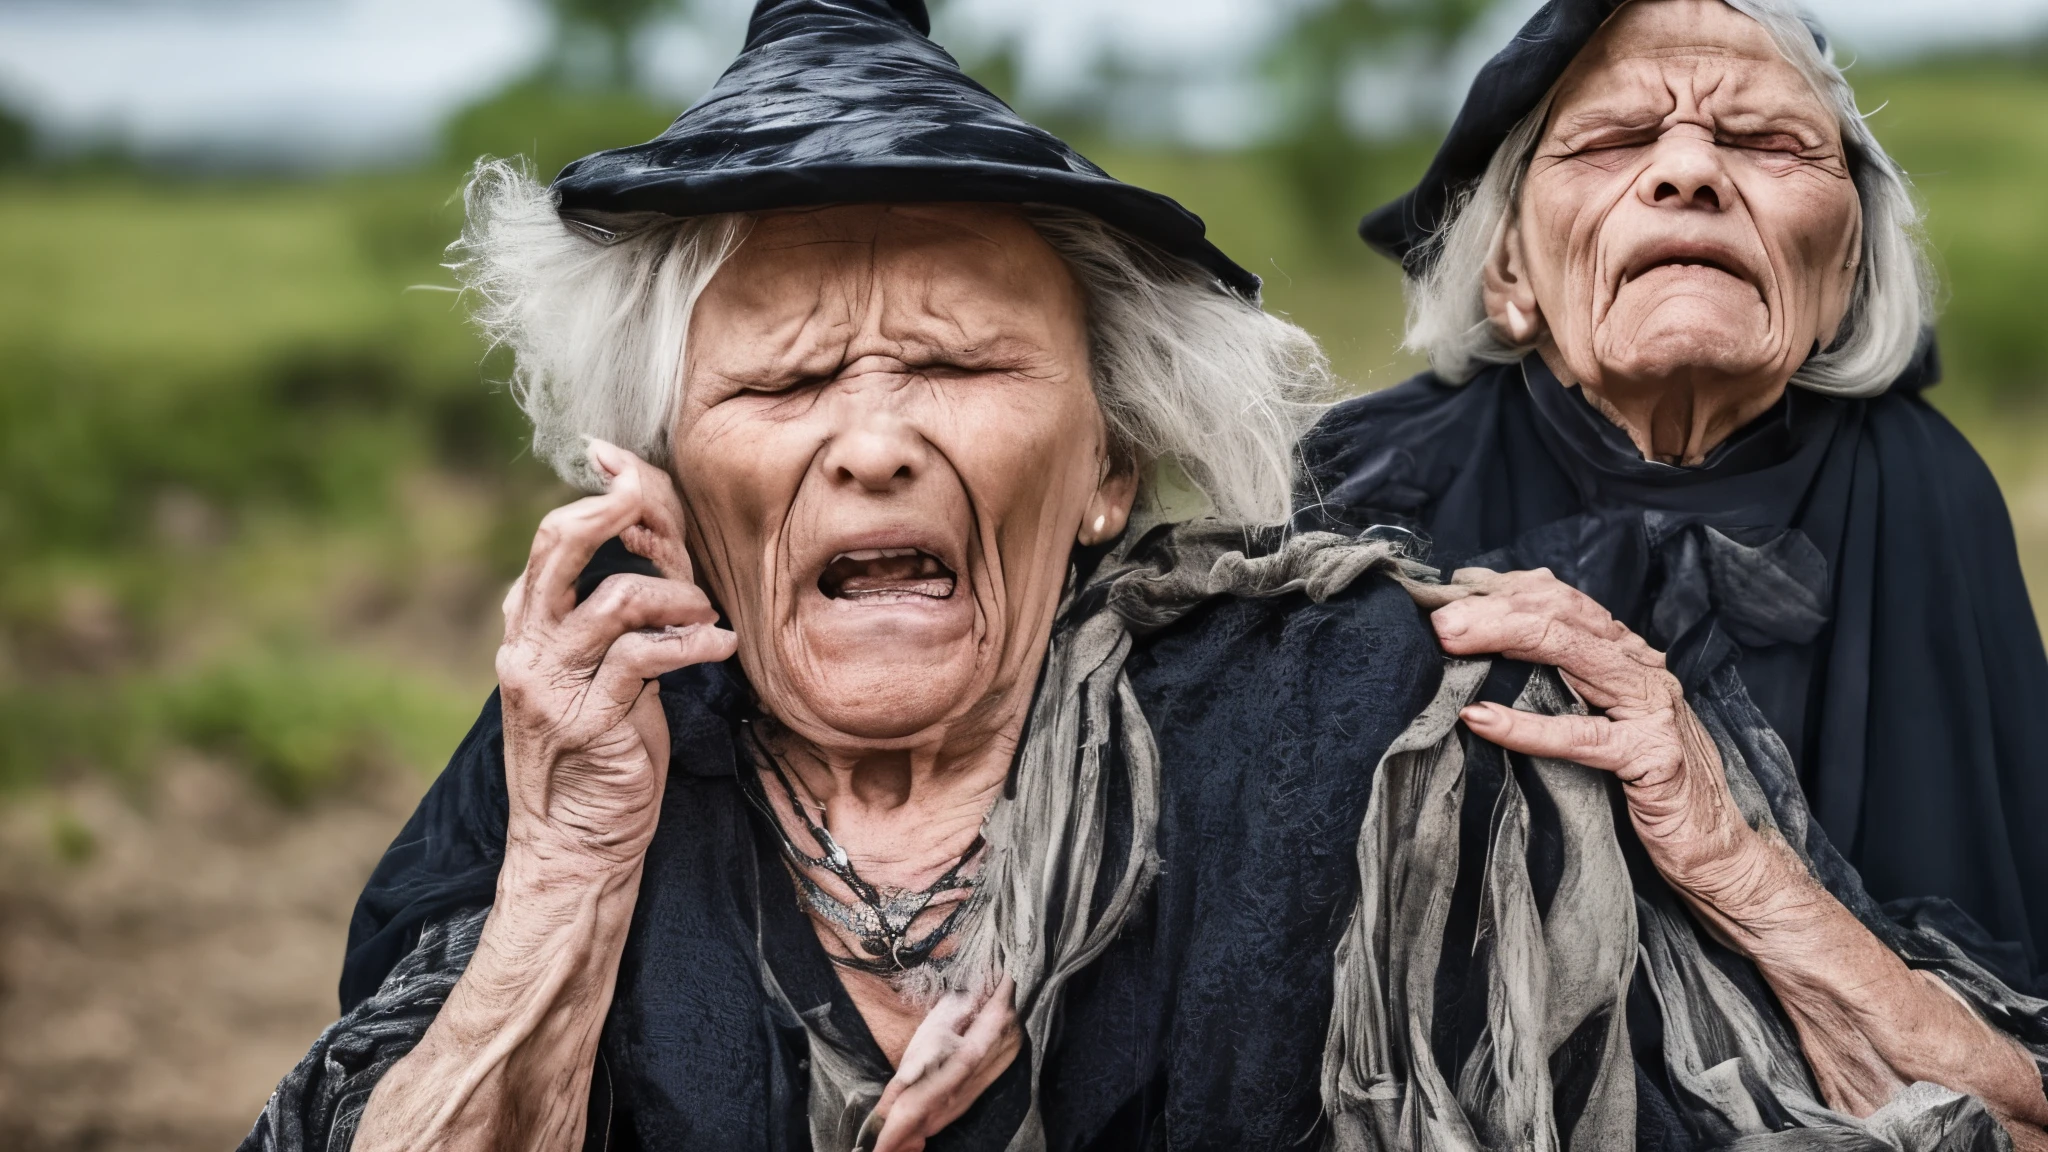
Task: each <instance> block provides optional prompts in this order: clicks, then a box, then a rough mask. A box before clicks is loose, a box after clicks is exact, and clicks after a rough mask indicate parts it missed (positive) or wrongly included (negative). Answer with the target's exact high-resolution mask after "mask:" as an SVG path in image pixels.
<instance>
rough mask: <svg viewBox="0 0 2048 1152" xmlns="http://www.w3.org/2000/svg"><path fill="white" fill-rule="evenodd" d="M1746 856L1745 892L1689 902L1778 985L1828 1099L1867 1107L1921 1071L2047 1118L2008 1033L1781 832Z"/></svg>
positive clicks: (2035, 1078)
mask: <svg viewBox="0 0 2048 1152" xmlns="http://www.w3.org/2000/svg"><path fill="white" fill-rule="evenodd" d="M1751 861H1752V862H1751V865H1750V867H1749V868H1748V869H1747V870H1746V871H1747V873H1748V875H1747V878H1746V882H1745V883H1744V884H1743V885H1742V887H1743V888H1744V889H1746V891H1745V892H1743V893H1742V894H1741V895H1739V896H1732V897H1731V896H1730V895H1727V894H1724V895H1722V896H1721V897H1720V898H1717V899H1715V900H1713V901H1711V902H1709V901H1703V900H1695V901H1694V906H1695V908H1697V909H1698V910H1699V911H1700V912H1701V914H1702V915H1703V916H1704V918H1706V919H1707V920H1708V921H1709V922H1710V923H1712V924H1713V925H1714V926H1715V927H1716V928H1718V929H1719V930H1720V931H1721V933H1722V934H1723V935H1724V936H1725V937H1726V938H1727V939H1728V940H1730V941H1731V942H1733V943H1734V944H1735V946H1736V947H1737V948H1738V949H1740V950H1741V951H1742V952H1743V953H1744V954H1745V955H1747V956H1748V957H1749V958H1750V959H1751V960H1752V961H1753V962H1754V963H1755V964H1756V966H1757V968H1758V970H1759V971H1760V972H1762V974H1763V976H1764V979H1765V980H1766V981H1768V982H1769V984H1770V985H1771V989H1772V991H1774V992H1775V993H1777V996H1778V1000H1779V1002H1780V1003H1781V1004H1783V1005H1784V1007H1785V1011H1786V1014H1787V1015H1788V1016H1790V1017H1791V1019H1792V1022H1793V1025H1794V1027H1795V1028H1796V1029H1797V1030H1798V1033H1799V1041H1800V1047H1801V1049H1802V1050H1803V1051H1804V1053H1805V1055H1806V1058H1807V1063H1808V1064H1809V1065H1810V1066H1811V1067H1812V1069H1813V1072H1814V1078H1815V1080H1816V1081H1817V1082H1818V1083H1819V1086H1820V1088H1821V1091H1822V1093H1823V1095H1824V1096H1825V1097H1826V1098H1827V1100H1828V1102H1829V1103H1830V1104H1831V1105H1833V1106H1834V1107H1837V1108H1841V1109H1843V1110H1844V1111H1847V1112H1850V1113H1853V1114H1856V1115H1868V1114H1870V1113H1871V1112H1873V1111H1875V1110H1876V1109H1878V1108H1879V1107H1882V1106H1883V1105H1884V1103H1885V1101H1886V1100H1888V1099H1889V1098H1890V1097H1891V1095H1892V1094H1893V1093H1894V1092H1896V1091H1897V1090H1898V1089H1899V1088H1902V1087H1904V1086H1905V1085H1907V1084H1910V1083H1913V1082H1915V1081H1921V1080H1925V1081H1928V1082H1931V1083H1935V1084H1940V1085H1942V1086H1943V1087H1945V1088H1949V1089H1951V1090H1953V1091H1957V1092H1964V1093H1968V1094H1970V1095H1973V1096H1976V1097H1978V1098H1979V1099H1981V1100H1983V1101H1984V1102H1985V1103H1986V1104H1987V1105H1989V1106H1990V1107H1991V1108H1992V1109H1993V1110H1994V1111H1996V1112H1998V1113H1999V1114H2001V1115H2003V1116H2005V1117H2008V1118H2011V1119H2012V1120H2016V1121H2019V1122H2021V1123H2024V1124H2031V1125H2035V1126H2040V1125H2044V1124H2048V1098H2044V1096H2043V1093H2042V1085H2041V1076H2040V1073H2039V1072H2038V1071H2037V1070H2036V1068H2035V1065H2034V1062H2033V1060H2032V1059H2031V1058H2030V1057H2029V1056H2028V1055H2027V1053H2026V1052H2025V1051H2024V1050H2023V1049H2021V1048H2020V1046H2019V1045H2018V1044H2017V1043H2015V1042H2014V1041H2013V1040H2011V1039H2010V1038H2008V1037H2006V1036H2005V1035H2003V1034H2002V1033H2000V1032H1998V1031H1997V1030H1996V1029H1994V1028H1992V1027H1991V1026H1990V1025H1989V1024H1987V1023H1985V1022H1984V1021H1983V1020H1982V1019H1981V1018H1979V1017H1978V1016H1977V1014H1976V1013H1975V1012H1973V1011H1971V1010H1970V1008H1969V1007H1968V1006H1967V1005H1966V1004H1964V1003H1963V1002H1962V1001H1961V1000H1960V999H1958V998H1957V997H1956V996H1955V995H1953V994H1952V993H1951V992H1950V991H1949V990H1948V988H1947V987H1946V986H1945V985H1943V984H1942V983H1941V981H1940V979H1939V978H1938V977H1935V976H1933V975H1932V974H1929V973H1924V972H1916V971H1914V970H1912V969H1910V968H1908V967H1907V966H1906V965H1905V963H1904V962H1903V961H1901V960H1900V959H1899V958H1898V956H1897V955H1895V954H1894V953H1893V952H1892V951H1891V949H1889V948H1887V947H1885V945H1884V943H1883V942H1882V941H1880V940H1879V939H1878V938H1877V937H1876V936H1874V935H1872V934H1871V932H1870V931H1869V930H1868V929H1867V928H1865V927H1864V926H1863V924H1862V922H1861V921H1859V920H1857V919H1856V917H1855V916H1854V915H1853V914H1852V913H1851V912H1850V911H1849V910H1848V909H1847V908H1845V907H1843V906H1842V904H1841V902H1840V901H1838V900H1836V899H1835V898H1834V896H1833V895H1831V894H1830V893H1829V892H1828V891H1827V890H1826V889H1825V888H1823V887H1822V886H1821V885H1820V883H1819V882H1818V881H1816V880H1815V879H1814V878H1813V877H1812V875H1811V874H1810V873H1808V872H1807V870H1806V868H1805V866H1804V865H1803V864H1802V863H1800V861H1799V859H1798V857H1797V856H1795V855H1794V854H1793V852H1792V850H1791V848H1790V847H1789V846H1787V845H1786V844H1785V842H1784V841H1783V840H1782V839H1781V838H1779V837H1778V836H1776V835H1775V834H1765V835H1764V836H1761V837H1759V838H1758V842H1757V844H1756V845H1755V848H1754V854H1753V855H1752V857H1751ZM1729 909H1733V910H1734V911H1732V912H1730V911H1728V910H1729Z"/></svg>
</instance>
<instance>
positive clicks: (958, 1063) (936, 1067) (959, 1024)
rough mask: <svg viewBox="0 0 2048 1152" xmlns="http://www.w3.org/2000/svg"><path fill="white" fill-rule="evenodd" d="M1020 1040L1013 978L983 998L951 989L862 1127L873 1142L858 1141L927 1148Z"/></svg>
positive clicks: (895, 1149) (908, 1151)
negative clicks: (873, 1137)
mask: <svg viewBox="0 0 2048 1152" xmlns="http://www.w3.org/2000/svg"><path fill="white" fill-rule="evenodd" d="M1021 1043H1022V1039H1021V1036H1020V1033H1019V1030H1018V1028H1017V1009H1016V985H1015V984H1014V983H1012V982H1011V980H1010V978H1009V977H1008V976H1005V977H1003V981H1002V983H1000V984H998V985H996V989H995V991H994V992H993V993H991V994H990V995H989V997H988V999H987V1000H985V1001H983V1002H981V1003H979V1004H977V1003H975V1001H974V999H973V997H971V996H969V995H968V994H966V993H964V992H954V993H950V994H948V995H947V996H945V997H944V998H943V999H941V1000H940V1001H939V1002H938V1003H937V1004H935V1005H933V1006H932V1010H931V1011H930V1012H929V1013H928V1014H926V1016H925V1018H924V1022H923V1023H921V1024H919V1025H918V1026H917V1031H916V1033H914V1034H913V1035H912V1036H911V1037H910V1045H909V1047H907V1048H905V1049H904V1050H903V1059H902V1061H901V1062H899V1063H898V1064H897V1066H896V1075H895V1076H894V1077H893V1078H891V1079H890V1081H889V1084H888V1087H886V1088H884V1089H882V1098H881V1100H880V1101H879V1102H878V1103H876V1105H875V1111H874V1115H873V1116H871V1117H870V1118H869V1119H868V1122H867V1124H866V1125H864V1126H863V1133H862V1134H863V1137H864V1138H865V1137H866V1136H867V1135H869V1134H874V1135H875V1140H874V1143H873V1144H865V1143H863V1144H862V1145H860V1146H861V1147H864V1148H872V1149H874V1152H921V1150H922V1149H923V1148H924V1145H925V1141H927V1140H929V1139H931V1138H932V1137H933V1136H936V1135H937V1134H938V1133H939V1132H941V1131H943V1130H944V1129H945V1127H946V1125H948V1124H951V1123H952V1122H953V1121H955V1120H958V1119H959V1118H960V1115H961V1113H963V1112H965V1111H967V1109H968V1107H969V1106H970V1105H972V1104H973V1103H974V1102H975V1101H976V1100H977V1099H979V1098H980V1097H981V1094H982V1093H983V1092H984V1091H986V1090H987V1089H988V1086H989V1085H990V1084H993V1083H995V1081H996V1077H998V1076H1001V1075H1002V1074H1003V1071H1004V1070H1005V1069H1007V1068H1008V1067H1009V1066H1010V1061H1012V1060H1015V1059H1016V1058H1017V1049H1018V1047H1019V1046H1020V1045H1021ZM878 1129H879V1131H877V1130H878Z"/></svg>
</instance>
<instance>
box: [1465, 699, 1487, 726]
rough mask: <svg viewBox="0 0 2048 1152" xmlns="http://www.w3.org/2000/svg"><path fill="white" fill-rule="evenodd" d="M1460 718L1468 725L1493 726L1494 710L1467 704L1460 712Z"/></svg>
mask: <svg viewBox="0 0 2048 1152" xmlns="http://www.w3.org/2000/svg"><path fill="white" fill-rule="evenodd" d="M1458 718H1459V719H1460V720H1463V721H1464V722H1465V723H1466V724H1491V723H1492V722H1493V709H1491V708H1484V707H1481V706H1480V705H1477V704H1467V705H1466V706H1465V707H1464V708H1462V709H1460V710H1459V712H1458Z"/></svg>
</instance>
